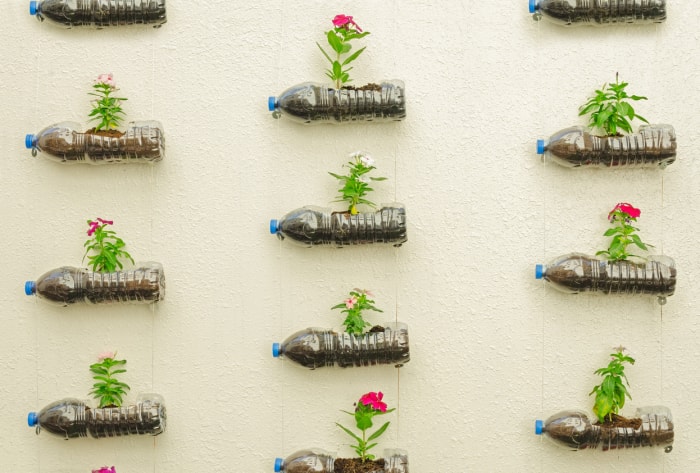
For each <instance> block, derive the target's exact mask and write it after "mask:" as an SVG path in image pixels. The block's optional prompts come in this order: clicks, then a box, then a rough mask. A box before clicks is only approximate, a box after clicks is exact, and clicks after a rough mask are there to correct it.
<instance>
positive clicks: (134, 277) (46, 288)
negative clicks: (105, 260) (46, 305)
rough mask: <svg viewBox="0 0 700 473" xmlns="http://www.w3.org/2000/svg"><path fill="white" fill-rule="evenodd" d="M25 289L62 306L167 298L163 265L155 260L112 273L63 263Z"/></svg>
mask: <svg viewBox="0 0 700 473" xmlns="http://www.w3.org/2000/svg"><path fill="white" fill-rule="evenodd" d="M24 291H25V293H26V294H27V295H28V296H34V295H36V296H37V297H38V298H39V299H41V300H44V301H47V302H50V303H53V304H56V305H60V306H67V305H69V304H74V303H76V302H87V303H90V304H102V303H111V302H134V303H141V304H151V303H154V302H158V301H162V300H163V299H164V298H165V275H164V273H163V266H162V265H161V264H160V263H153V262H149V263H143V264H141V265H139V266H137V267H135V268H132V269H126V270H124V271H114V272H111V273H100V272H95V271H91V270H89V269H85V268H73V267H70V266H64V267H61V268H57V269H54V270H51V271H49V272H47V273H46V274H44V275H42V276H41V277H40V278H39V279H37V280H36V281H27V282H26V283H25V285H24Z"/></svg>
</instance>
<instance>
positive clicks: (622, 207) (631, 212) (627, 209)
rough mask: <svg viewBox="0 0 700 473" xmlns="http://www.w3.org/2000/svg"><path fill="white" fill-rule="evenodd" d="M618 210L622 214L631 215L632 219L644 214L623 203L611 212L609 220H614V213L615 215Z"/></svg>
mask: <svg viewBox="0 0 700 473" xmlns="http://www.w3.org/2000/svg"><path fill="white" fill-rule="evenodd" d="M616 210H619V211H620V212H622V213H625V214H627V215H629V217H630V218H637V217H639V216H640V215H641V214H642V211H641V210H639V209H638V208H636V207H633V206H632V204H628V203H626V202H621V203H619V204H617V205H616V206H615V208H614V209H612V210H611V211H610V213H609V214H608V220H612V219H613V218H614V217H613V213H615V211H616Z"/></svg>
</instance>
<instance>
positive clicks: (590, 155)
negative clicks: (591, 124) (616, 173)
mask: <svg viewBox="0 0 700 473" xmlns="http://www.w3.org/2000/svg"><path fill="white" fill-rule="evenodd" d="M537 153H538V154H542V155H543V157H542V159H543V160H545V161H546V160H551V161H554V162H555V163H557V164H560V165H562V166H566V167H571V168H575V167H581V166H598V167H605V168H614V167H622V166H625V167H660V168H662V169H663V168H665V167H666V166H668V165H669V164H672V163H673V162H674V161H675V160H676V132H675V130H674V129H673V127H672V126H671V125H642V126H640V127H639V131H638V132H637V133H632V134H629V135H620V136H597V135H593V134H591V133H590V130H589V129H588V128H584V127H581V126H574V127H571V128H566V129H565V130H561V131H559V132H558V133H555V134H554V135H552V136H551V137H550V138H549V140H548V141H546V142H545V140H538V141H537Z"/></svg>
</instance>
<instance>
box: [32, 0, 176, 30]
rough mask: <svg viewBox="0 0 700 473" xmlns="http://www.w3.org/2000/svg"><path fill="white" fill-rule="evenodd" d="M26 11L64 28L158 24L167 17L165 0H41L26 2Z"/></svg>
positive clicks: (40, 19)
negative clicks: (27, 4)
mask: <svg viewBox="0 0 700 473" xmlns="http://www.w3.org/2000/svg"><path fill="white" fill-rule="evenodd" d="M29 13H30V14H32V15H36V17H37V19H38V20H39V21H44V20H47V21H48V22H49V23H51V24H54V25H56V26H60V27H63V28H73V27H74V26H92V27H96V28H104V27H106V26H126V25H137V24H141V25H152V26H153V27H154V28H159V27H160V26H162V25H163V24H164V23H165V22H166V21H167V18H166V12H165V0H40V1H31V2H29Z"/></svg>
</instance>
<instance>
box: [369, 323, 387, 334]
mask: <svg viewBox="0 0 700 473" xmlns="http://www.w3.org/2000/svg"><path fill="white" fill-rule="evenodd" d="M385 330H386V328H384V327H382V326H381V325H375V326H374V327H372V328H371V329H369V331H368V333H376V332H379V333H384V331H385Z"/></svg>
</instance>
